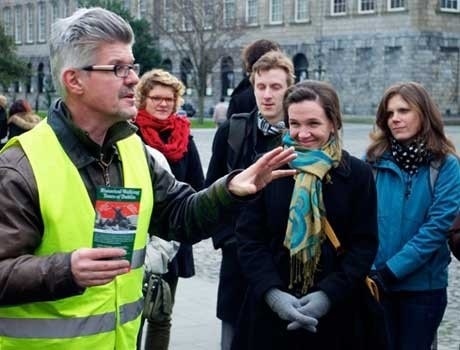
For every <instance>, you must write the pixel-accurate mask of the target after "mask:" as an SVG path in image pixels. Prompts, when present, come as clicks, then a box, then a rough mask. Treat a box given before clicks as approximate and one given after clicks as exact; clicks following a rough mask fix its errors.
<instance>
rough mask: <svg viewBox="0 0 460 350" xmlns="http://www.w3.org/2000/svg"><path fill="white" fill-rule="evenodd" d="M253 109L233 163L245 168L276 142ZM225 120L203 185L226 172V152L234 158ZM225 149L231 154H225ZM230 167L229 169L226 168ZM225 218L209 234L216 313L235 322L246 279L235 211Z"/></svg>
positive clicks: (277, 139) (214, 144)
mask: <svg viewBox="0 0 460 350" xmlns="http://www.w3.org/2000/svg"><path fill="white" fill-rule="evenodd" d="M256 116H257V109H255V110H254V111H253V112H251V114H250V117H249V119H248V127H249V134H248V137H247V138H245V139H244V143H243V145H242V152H241V157H238V164H236V165H235V167H233V168H234V169H236V168H246V167H248V166H249V165H251V164H252V163H253V162H254V160H255V159H256V158H257V157H259V156H260V155H261V154H263V153H265V152H267V151H268V150H271V149H272V148H274V147H275V146H278V145H279V144H280V142H281V140H280V137H279V136H264V135H263V134H262V133H261V132H260V131H259V130H258V128H257V119H256ZM228 133H229V121H228V120H227V121H226V122H225V123H224V124H222V126H220V127H219V128H218V129H217V131H216V134H215V136H214V141H213V145H212V156H211V160H210V162H209V166H208V172H207V174H206V181H205V185H206V186H209V185H210V184H212V183H213V182H214V181H216V180H217V179H219V178H220V177H222V176H224V175H226V174H228V173H229V168H228V166H227V159H228V156H230V157H233V158H235V156H234V154H233V152H232V151H231V150H229V145H228ZM229 152H231V154H230V155H229ZM230 170H233V169H230ZM231 214H233V215H230V216H229V219H228V220H223V221H222V223H221V225H220V226H219V228H218V229H217V230H216V232H215V233H214V234H213V236H212V241H213V244H214V248H216V249H222V262H221V266H220V276H219V286H218V291H217V317H218V318H219V319H221V320H223V321H225V322H228V323H231V324H233V325H235V324H236V320H237V318H238V312H239V309H240V307H241V305H242V303H243V298H244V295H245V291H246V281H245V279H244V277H243V274H242V273H241V268H240V266H239V263H238V259H237V256H236V238H235V233H234V220H235V217H236V213H231Z"/></svg>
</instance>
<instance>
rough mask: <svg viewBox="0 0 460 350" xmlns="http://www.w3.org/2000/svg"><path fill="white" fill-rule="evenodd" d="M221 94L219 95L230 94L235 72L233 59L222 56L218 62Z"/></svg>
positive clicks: (233, 86)
mask: <svg viewBox="0 0 460 350" xmlns="http://www.w3.org/2000/svg"><path fill="white" fill-rule="evenodd" d="M220 72H221V77H220V80H221V83H222V94H221V96H230V95H231V94H232V92H233V89H234V88H235V73H234V72H233V59H232V58H231V57H229V56H228V57H224V58H222V61H221V62H220Z"/></svg>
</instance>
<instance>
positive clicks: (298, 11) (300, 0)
mask: <svg viewBox="0 0 460 350" xmlns="http://www.w3.org/2000/svg"><path fill="white" fill-rule="evenodd" d="M295 20H296V22H303V21H306V20H308V0H295Z"/></svg>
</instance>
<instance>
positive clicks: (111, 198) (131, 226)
mask: <svg viewBox="0 0 460 350" xmlns="http://www.w3.org/2000/svg"><path fill="white" fill-rule="evenodd" d="M140 198H141V189H140V188H126V187H106V186H101V187H98V188H97V197H96V204H95V210H96V220H95V222H94V235H93V248H107V247H116V248H123V249H125V250H126V256H125V257H124V258H126V259H127V260H129V261H132V260H131V259H132V255H133V248H134V239H135V238H136V230H137V219H138V215H139V205H140Z"/></svg>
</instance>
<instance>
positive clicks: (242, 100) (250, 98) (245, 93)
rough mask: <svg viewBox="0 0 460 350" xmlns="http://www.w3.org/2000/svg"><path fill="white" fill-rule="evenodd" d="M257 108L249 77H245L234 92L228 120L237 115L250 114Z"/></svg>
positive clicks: (228, 110) (229, 105) (228, 111)
mask: <svg viewBox="0 0 460 350" xmlns="http://www.w3.org/2000/svg"><path fill="white" fill-rule="evenodd" d="M256 107H257V104H256V97H255V96H254V89H253V87H252V84H251V82H250V81H249V77H244V78H243V79H242V80H241V81H240V82H239V84H238V86H237V87H236V88H235V90H233V92H232V96H231V97H230V102H229V104H228V109H227V119H228V118H230V117H231V116H232V115H233V114H236V113H250V112H251V111H252V110H254V108H256Z"/></svg>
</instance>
